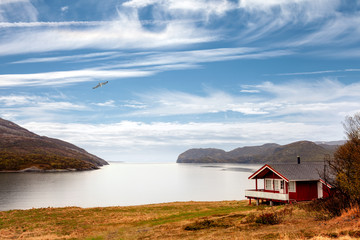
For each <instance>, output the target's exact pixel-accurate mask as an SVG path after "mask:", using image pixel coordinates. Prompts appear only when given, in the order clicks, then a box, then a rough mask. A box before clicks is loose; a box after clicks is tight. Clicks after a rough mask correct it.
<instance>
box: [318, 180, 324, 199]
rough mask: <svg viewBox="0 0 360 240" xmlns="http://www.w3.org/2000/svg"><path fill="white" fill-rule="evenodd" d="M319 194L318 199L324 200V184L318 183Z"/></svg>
mask: <svg viewBox="0 0 360 240" xmlns="http://www.w3.org/2000/svg"><path fill="white" fill-rule="evenodd" d="M317 192H318V198H323V184H322V183H321V182H318V183H317Z"/></svg>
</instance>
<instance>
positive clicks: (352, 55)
mask: <svg viewBox="0 0 360 240" xmlns="http://www.w3.org/2000/svg"><path fill="white" fill-rule="evenodd" d="M359 60H360V2H359V1H351V0H350V1H340V0H268V1H260V0H209V1H206V0H182V1H177V0H156V1H155V0H129V1H118V0H103V1H98V0H96V1H95V0H78V1H72V0H56V1H54V0H0V117H2V118H4V119H7V120H10V121H14V122H16V123H18V124H20V125H21V126H23V127H25V128H27V129H29V130H31V131H33V132H35V133H37V134H39V135H45V136H49V137H54V138H60V139H63V140H65V141H69V142H72V143H74V144H76V145H78V146H80V147H83V148H85V149H86V150H88V151H89V152H91V153H94V154H96V155H98V156H99V157H102V158H104V159H105V160H109V161H128V162H131V161H138V162H154V161H156V162H158V161H170V162H173V161H176V158H177V156H178V154H180V153H181V152H183V151H185V150H187V149H189V148H194V147H217V148H222V149H225V150H231V149H234V148H236V147H240V146H251V145H259V144H264V143H271V142H276V143H279V144H286V143H290V142H293V141H298V140H311V141H333V140H342V139H344V133H343V128H342V124H341V122H342V121H343V120H344V118H345V116H347V115H352V114H354V113H356V112H358V111H360V94H359V93H360V81H359V80H360V61H359ZM104 81H109V83H108V84H107V85H105V86H103V87H101V88H97V89H92V87H94V86H95V85H97V84H98V83H99V82H104Z"/></svg>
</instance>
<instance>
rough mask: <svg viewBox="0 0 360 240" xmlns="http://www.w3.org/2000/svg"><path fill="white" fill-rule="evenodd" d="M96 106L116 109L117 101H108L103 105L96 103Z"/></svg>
mask: <svg viewBox="0 0 360 240" xmlns="http://www.w3.org/2000/svg"><path fill="white" fill-rule="evenodd" d="M94 105H96V106H99V107H115V101H114V100H108V101H106V102H103V103H94Z"/></svg>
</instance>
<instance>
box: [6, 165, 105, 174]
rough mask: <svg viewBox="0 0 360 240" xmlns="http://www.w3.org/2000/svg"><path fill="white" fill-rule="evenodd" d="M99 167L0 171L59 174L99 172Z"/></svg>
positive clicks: (35, 168) (8, 171)
mask: <svg viewBox="0 0 360 240" xmlns="http://www.w3.org/2000/svg"><path fill="white" fill-rule="evenodd" d="M99 169H100V167H97V168H87V169H75V168H67V169H41V168H38V167H36V166H32V167H28V168H24V169H21V170H0V174H1V173H59V172H81V171H91V170H99Z"/></svg>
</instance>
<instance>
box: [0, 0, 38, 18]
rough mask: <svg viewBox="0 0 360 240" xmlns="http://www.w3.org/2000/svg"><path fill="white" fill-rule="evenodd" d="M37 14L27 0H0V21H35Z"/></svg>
mask: <svg viewBox="0 0 360 240" xmlns="http://www.w3.org/2000/svg"><path fill="white" fill-rule="evenodd" d="M37 15H38V12H37V10H36V8H35V7H34V6H33V5H32V4H31V2H30V1H29V0H1V1H0V22H18V21H20V22H21V21H37Z"/></svg>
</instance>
